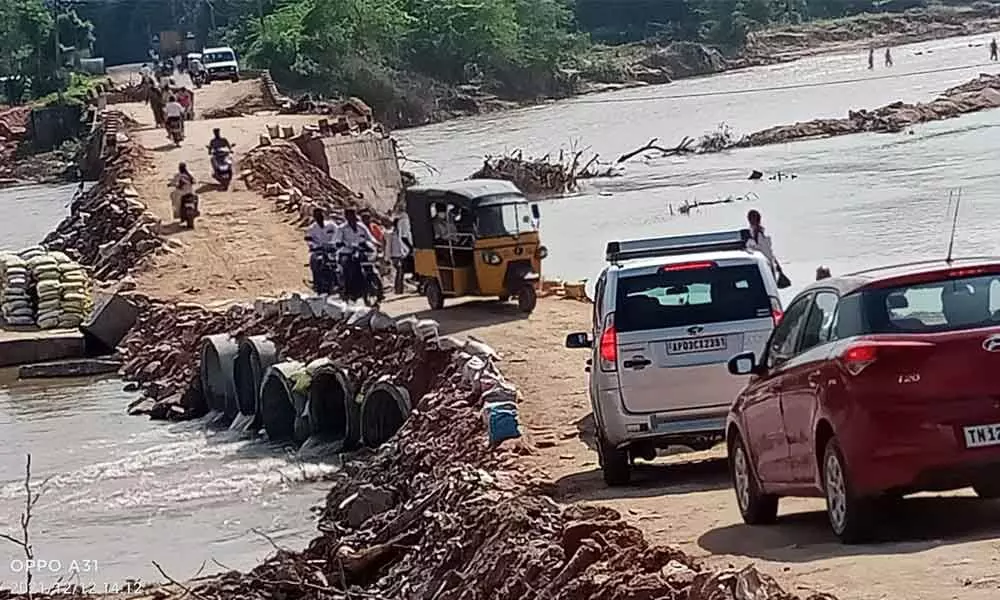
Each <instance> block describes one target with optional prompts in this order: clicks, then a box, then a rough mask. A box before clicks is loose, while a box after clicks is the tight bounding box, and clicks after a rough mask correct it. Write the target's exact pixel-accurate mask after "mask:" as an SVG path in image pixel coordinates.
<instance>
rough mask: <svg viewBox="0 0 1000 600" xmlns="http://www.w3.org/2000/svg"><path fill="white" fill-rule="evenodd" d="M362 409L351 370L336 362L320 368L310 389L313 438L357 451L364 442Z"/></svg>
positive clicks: (314, 375) (310, 421) (310, 425)
mask: <svg viewBox="0 0 1000 600" xmlns="http://www.w3.org/2000/svg"><path fill="white" fill-rule="evenodd" d="M360 415H361V406H360V405H359V404H358V401H357V387H356V386H355V384H354V381H353V380H352V379H351V377H350V376H349V375H348V374H347V371H345V370H344V369H341V368H340V367H337V366H336V365H334V364H332V363H326V364H322V365H320V366H318V367H317V368H316V369H315V370H314V371H313V374H312V384H311V385H310V386H309V427H310V429H311V432H312V435H313V437H315V438H317V439H319V440H321V441H324V442H330V443H338V442H339V443H342V449H343V450H353V449H355V448H356V447H357V445H358V442H360V441H361V416H360Z"/></svg>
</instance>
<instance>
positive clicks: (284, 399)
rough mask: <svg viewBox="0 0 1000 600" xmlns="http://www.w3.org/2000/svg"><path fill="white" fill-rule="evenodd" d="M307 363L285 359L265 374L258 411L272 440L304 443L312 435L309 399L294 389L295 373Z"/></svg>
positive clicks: (272, 366)
mask: <svg viewBox="0 0 1000 600" xmlns="http://www.w3.org/2000/svg"><path fill="white" fill-rule="evenodd" d="M304 368H305V365H303V364H302V363H300V362H298V361H286V362H282V363H277V364H274V365H271V367H270V368H269V369H268V370H267V371H266V372H265V373H264V378H263V380H262V382H261V386H260V396H259V398H258V402H257V414H259V415H260V420H261V424H262V425H263V427H264V431H265V433H267V437H268V439H269V440H271V441H272V442H288V441H294V442H300V443H301V442H304V441H305V440H306V438H308V437H309V415H308V414H306V402H307V398H306V397H305V396H303V395H302V394H299V393H298V392H296V391H295V390H294V388H295V379H294V376H295V375H296V374H297V373H298V372H300V371H302V370H303V369H304Z"/></svg>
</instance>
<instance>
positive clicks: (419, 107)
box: [375, 3, 1000, 128]
mask: <svg viewBox="0 0 1000 600" xmlns="http://www.w3.org/2000/svg"><path fill="white" fill-rule="evenodd" d="M995 31H1000V5H994V4H990V3H983V4H981V5H979V4H977V6H968V7H944V6H942V7H932V8H926V9H914V10H910V11H907V12H905V13H879V14H861V15H857V16H854V17H846V18H842V19H834V20H824V21H814V22H810V23H805V24H802V25H796V26H788V27H780V28H772V29H766V30H763V31H757V32H752V33H750V35H749V36H748V41H747V44H746V46H745V47H744V48H742V49H740V50H739V51H737V52H727V51H725V50H723V49H719V48H716V47H712V46H709V45H706V44H701V43H694V42H669V43H660V42H657V41H655V40H650V41H647V42H643V43H633V44H623V45H619V46H595V47H594V48H593V49H592V50H591V51H590V53H589V54H588V55H586V56H582V57H579V59H578V63H579V64H578V65H577V66H576V67H574V68H571V69H565V70H562V71H560V72H559V73H557V74H556V75H554V76H553V77H552V81H553V83H552V84H551V85H549V86H548V88H546V91H544V92H540V93H538V94H537V95H529V96H524V95H523V94H522V95H518V94H511V93H509V92H506V91H505V90H504V89H503V88H500V87H497V86H496V85H491V84H477V85H464V86H448V85H444V84H441V83H438V82H433V81H429V80H427V79H426V78H420V77H416V76H411V75H405V74H399V76H398V77H397V81H396V85H397V88H398V89H397V96H398V102H397V103H395V104H393V105H392V110H388V111H387V110H385V109H384V107H381V106H378V105H376V107H375V108H376V112H377V116H378V117H379V118H380V119H382V120H383V121H384V122H385V123H387V124H388V125H390V126H391V127H393V128H405V127H415V126H419V125H426V124H429V123H436V122H441V121H446V120H449V119H453V118H457V117H462V116H469V115H476V114H484V113H492V112H497V111H502V110H509V109H511V108H516V107H521V106H530V105H533V104H537V103H539V102H546V101H551V100H559V99H565V98H569V97H572V96H579V95H587V94H592V93H599V92H606V91H611V90H618V89H626V88H634V87H642V86H647V85H659V84H665V83H670V82H672V81H676V80H681V79H686V78H691V77H701V76H706V75H714V74H718V73H724V72H728V71H733V70H738V69H745V68H750V67H760V66H767V65H774V64H780V63H784V62H790V61H794V60H797V59H800V58H803V57H807V56H814V55H818V54H837V53H847V52H859V53H866V52H867V50H868V49H869V48H872V47H874V48H878V49H879V50H880V51H881V49H882V48H885V47H890V48H891V47H895V46H900V45H903V44H910V43H916V42H923V41H930V40H937V39H944V38H950V37H959V36H967V35H976V34H982V33H990V32H995ZM880 57H881V55H880ZM987 57H988V52H987V49H986V48H985V47H984V48H983V59H984V60H986V58H987ZM864 61H865V57H864V56H862V55H860V54H859V57H858V64H859V65H863V64H864Z"/></svg>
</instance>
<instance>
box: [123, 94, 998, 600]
mask: <svg viewBox="0 0 1000 600" xmlns="http://www.w3.org/2000/svg"><path fill="white" fill-rule="evenodd" d="M237 85H240V86H244V85H252V82H242V83H240V84H237ZM239 95H240V90H239V89H234V88H233V86H232V84H228V83H221V84H213V85H212V86H210V87H208V88H204V89H203V90H201V91H199V93H198V97H197V100H196V108H198V109H199V110H204V109H205V108H207V107H209V106H216V107H219V106H224V105H226V104H227V103H229V102H231V101H232V100H233V99H235V98H237V97H238V96H239ZM124 108H125V109H126V110H127V111H128V112H130V113H131V114H132V115H133V116H134V117H135V118H137V120H139V121H140V122H143V123H149V122H151V115H150V113H149V111H148V109H147V108H146V107H144V106H141V105H124ZM274 119H276V118H275V117H245V118H238V119H221V120H216V121H194V122H193V123H189V124H188V140H187V141H186V142H185V144H184V145H183V146H182V147H181V148H178V149H174V148H172V147H171V146H169V145H168V144H167V140H166V137H165V134H164V132H163V131H162V130H156V129H153V128H151V127H148V126H147V127H146V128H145V129H143V130H141V131H139V132H138V134H137V135H138V140H139V142H140V143H142V144H143V145H144V146H145V147H147V148H149V149H150V150H151V151H152V155H153V156H154V165H153V168H152V169H151V170H149V171H147V172H144V173H142V174H141V175H140V176H139V177H138V181H137V182H136V184H137V187H138V188H139V191H140V193H141V194H142V196H143V198H144V200H145V201H146V202H147V203H148V204H149V206H150V208H151V209H152V210H153V211H155V212H156V213H157V214H159V215H160V216H162V217H164V219H165V221H166V222H169V217H170V202H169V190H168V188H167V181H168V180H169V178H170V176H171V175H172V173H173V172H174V170H175V169H176V165H177V163H178V162H180V161H186V162H187V163H188V164H189V166H190V167H191V169H192V171H193V172H194V173H195V176H196V177H198V178H202V179H205V180H208V179H209V176H210V165H209V157H208V154H207V152H206V151H205V144H207V143H208V140H209V138H210V137H211V130H212V128H213V127H221V128H222V129H223V131H224V133H225V135H226V136H227V137H228V138H229V139H230V141H232V142H233V143H235V144H237V148H236V150H237V160H238V158H239V152H240V150H244V151H245V150H246V149H247V148H250V147H252V146H253V145H254V144H255V143H256V138H257V135H258V134H259V133H260V132H262V131H263V130H264V128H265V125H266V124H267V123H268V122H272V121H273V120H274ZM296 119H298V120H299V122H302V121H308V120H310V119H309V118H308V117H306V118H295V117H292V118H287V117H281V118H280V120H281V122H284V123H293V122H295V121H296ZM237 170H238V168H237ZM201 198H202V213H203V217H202V218H201V219H200V220H199V221H198V225H197V228H196V229H195V230H194V231H179V232H176V233H173V234H172V235H173V238H174V239H175V240H177V241H178V242H179V243H180V248H179V249H178V250H177V251H176V252H175V253H174V254H171V255H169V256H167V257H163V258H161V259H160V260H159V262H158V263H157V264H156V266H155V268H154V269H152V270H151V271H148V272H147V273H145V274H143V275H142V276H141V277H140V279H139V282H138V283H139V287H140V289H141V290H143V291H146V292H149V293H153V294H157V295H160V296H166V297H173V298H177V299H182V300H193V301H200V302H211V301H218V300H226V299H234V298H238V299H246V298H250V297H254V296H258V295H273V294H277V293H280V292H281V291H283V290H302V289H304V287H305V285H304V283H303V280H304V279H305V278H306V277H308V275H307V269H306V266H305V264H306V252H305V245H304V242H303V240H302V232H301V231H300V230H298V229H297V228H295V227H293V226H291V225H290V224H288V223H287V222H285V217H284V216H283V215H280V214H278V213H276V212H275V211H274V210H273V209H272V207H271V205H270V203H269V202H267V201H266V200H264V199H263V198H261V197H260V196H258V195H257V194H255V193H253V192H249V191H247V190H246V189H245V188H244V187H243V184H242V183H241V182H238V181H236V182H234V189H233V190H231V191H229V192H224V193H223V192H217V191H212V190H208V191H204V192H202V194H201ZM450 304H454V305H453V306H449V307H448V308H446V309H445V310H442V311H435V312H433V313H430V312H428V311H426V303H425V302H424V300H423V299H421V298H401V299H394V300H390V301H389V302H387V303H386V304H385V306H384V308H385V309H386V310H387V311H388V312H390V313H392V314H396V315H402V314H408V313H418V314H421V315H430V316H433V318H435V319H437V320H438V321H440V322H441V324H442V328H443V329H444V332H445V333H459V332H461V333H465V334H472V335H476V336H477V337H480V338H482V339H484V340H486V341H487V342H489V343H490V344H491V345H493V346H494V347H495V348H497V349H498V350H499V351H500V352H501V353H502V354H503V369H504V372H505V373H506V374H507V375H508V376H509V377H510V378H511V379H513V380H514V381H516V382H517V384H518V386H519V387H520V388H521V390H522V392H523V394H524V404H523V413H522V414H523V422H524V424H525V426H526V428H527V431H528V437H529V438H530V439H531V440H532V441H533V442H534V445H535V446H536V447H537V453H536V454H535V455H534V456H530V457H527V458H526V460H529V461H531V463H532V464H533V466H535V467H537V468H538V469H539V470H541V471H543V472H545V473H546V474H547V475H548V476H549V477H551V479H552V481H553V485H554V488H553V493H554V494H556V496H557V497H559V498H560V499H561V500H563V501H567V502H573V501H594V502H598V503H601V504H606V505H609V506H612V507H614V508H616V509H618V510H620V511H621V512H622V513H623V514H624V515H626V516H627V517H628V518H631V519H632V520H633V521H634V522H635V523H636V524H637V525H638V526H640V527H641V528H642V529H643V530H644V531H645V532H646V533H647V535H649V536H650V538H651V539H652V540H654V541H656V542H660V543H669V544H677V545H680V546H681V547H682V548H684V549H685V550H686V551H688V552H690V553H691V554H693V555H696V556H702V557H704V559H705V560H706V561H707V562H710V563H714V564H729V563H731V564H745V563H747V562H751V561H753V562H757V563H758V564H760V565H761V566H762V567H763V568H764V569H765V570H766V571H768V572H769V573H771V574H773V575H775V576H777V577H778V578H779V579H781V580H782V582H783V583H784V584H786V585H787V586H788V587H789V588H790V589H791V590H797V591H804V590H809V589H817V590H821V591H827V592H832V593H835V594H837V595H839V596H840V598H842V599H849V598H857V599H861V600H876V599H882V598H905V599H915V600H916V599H935V600H940V599H944V598H961V599H963V600H980V599H983V600H985V599H987V598H990V599H993V598H997V597H1000V596H998V593H1000V540H997V539H996V538H997V537H998V535H1000V502H993V503H991V502H984V501H980V500H978V499H975V498H973V497H972V495H971V493H965V492H963V493H962V494H959V495H960V496H962V497H958V498H939V497H937V498H936V497H931V496H928V497H926V498H916V499H908V500H906V501H905V502H904V503H903V504H902V505H901V506H900V508H899V514H898V515H895V516H891V517H892V518H890V519H889V522H888V523H887V525H888V527H886V534H887V539H886V541H884V542H883V543H881V544H877V545H869V546H855V547H845V546H841V545H840V544H839V543H837V542H836V541H835V540H834V538H833V536H832V534H831V533H829V528H828V526H827V523H826V520H825V515H824V514H823V512H822V508H823V506H822V502H821V501H817V500H784V501H783V502H782V511H781V514H782V518H781V521H780V522H779V524H778V525H776V526H773V527H765V528H750V527H746V526H744V525H742V523H741V521H740V519H739V514H738V512H737V510H736V506H735V499H734V498H733V494H732V491H731V490H730V489H729V482H728V476H727V474H726V469H725V463H724V462H723V461H721V460H719V457H720V456H721V453H720V452H718V451H715V452H707V453H698V454H687V455H680V456H674V457H671V458H670V459H661V460H660V461H658V462H657V463H656V464H654V465H650V466H643V467H640V468H639V469H638V470H637V473H636V477H635V479H636V483H635V484H634V485H633V486H631V487H628V488H624V489H616V490H611V489H608V488H606V487H605V485H604V483H603V481H602V479H601V475H600V471H599V470H598V467H597V460H596V455H595V454H594V453H593V452H592V451H591V450H590V449H589V448H588V447H587V445H586V443H585V442H584V441H582V439H581V437H586V436H581V430H585V429H586V428H587V422H588V419H587V416H588V414H589V412H590V409H589V402H588V399H587V396H586V378H585V377H586V375H585V373H584V372H583V363H584V360H585V359H586V355H585V353H581V352H580V351H572V350H567V349H565V348H564V347H563V340H564V336H565V334H566V333H568V332H570V331H579V330H584V329H586V327H587V323H588V320H589V314H590V313H589V311H590V307H589V306H587V305H584V304H581V303H577V302H573V301H562V300H555V299H545V298H543V299H541V300H540V302H539V305H538V309H537V310H536V311H535V313H534V314H532V315H531V316H530V317H529V318H524V317H523V316H522V315H521V314H519V313H518V312H517V310H516V307H515V306H514V305H513V304H507V305H501V304H498V303H494V302H466V303H458V302H454V303H450Z"/></svg>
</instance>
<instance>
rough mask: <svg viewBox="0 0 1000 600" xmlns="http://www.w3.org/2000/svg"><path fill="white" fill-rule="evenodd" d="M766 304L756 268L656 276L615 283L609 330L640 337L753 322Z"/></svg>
mask: <svg viewBox="0 0 1000 600" xmlns="http://www.w3.org/2000/svg"><path fill="white" fill-rule="evenodd" d="M770 314H771V302H770V300H769V299H768V297H767V290H765V289H764V281H763V279H761V276H760V269H759V268H758V267H757V266H756V265H736V266H728V267H713V268H705V269H696V270H680V271H658V272H656V273H653V274H650V275H636V276H632V277H629V276H623V277H622V278H620V279H619V280H618V299H617V303H616V307H615V328H616V329H617V330H618V331H622V332H626V331H644V330H649V329H664V328H667V327H685V326H688V325H696V324H697V325H704V324H707V323H723V322H727V321H743V320H747V319H759V318H761V317H767V316H770Z"/></svg>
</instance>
